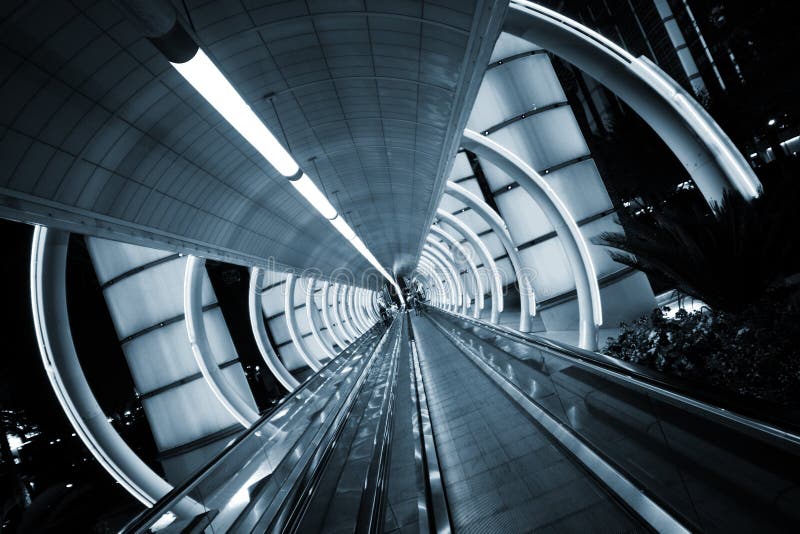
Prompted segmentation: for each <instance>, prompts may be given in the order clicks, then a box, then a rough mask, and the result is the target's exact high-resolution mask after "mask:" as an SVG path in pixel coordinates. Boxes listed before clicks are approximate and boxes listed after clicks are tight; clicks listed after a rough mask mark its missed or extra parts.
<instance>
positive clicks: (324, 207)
mask: <svg viewBox="0 0 800 534" xmlns="http://www.w3.org/2000/svg"><path fill="white" fill-rule="evenodd" d="M290 182H291V184H292V185H293V186H294V188H295V189H297V191H298V192H299V193H300V194H301V195H303V197H305V199H306V200H308V202H309V204H311V205H312V206H314V208H316V210H317V211H318V212H320V214H321V215H322V216H323V217H325V218H326V219H328V220H333V219H334V218H336V215H337V213H336V208H334V207H333V205H332V204H331V203H330V202H329V201H328V199H327V197H326V196H325V195H324V194H323V193H322V191H320V190H319V188H318V187H317V186H316V184H315V183H314V182H312V181H311V178H309V177H308V175H306V174H305V173H304V174H303V176H301V177H300V178H298V179H297V180H290Z"/></svg>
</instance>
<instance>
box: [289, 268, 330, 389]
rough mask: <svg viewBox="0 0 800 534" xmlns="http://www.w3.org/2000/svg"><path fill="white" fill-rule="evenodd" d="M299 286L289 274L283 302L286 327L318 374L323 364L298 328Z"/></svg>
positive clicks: (301, 354) (300, 352)
mask: <svg viewBox="0 0 800 534" xmlns="http://www.w3.org/2000/svg"><path fill="white" fill-rule="evenodd" d="M296 284H297V277H296V276H295V275H294V274H292V273H289V274H287V275H286V295H285V298H284V300H283V310H284V319H286V327H287V328H288V329H289V336H290V337H291V338H292V342H293V343H294V346H295V347H296V348H297V352H298V353H299V354H300V357H301V358H302V359H303V361H304V362H306V364H307V365H308V366H309V367H310V368H311V369H312V370H313V371H314V372H315V373H316V372H317V371H319V370H320V369H322V364H321V363H320V362H319V360H318V359H317V358H316V356H314V355H313V354H312V353H311V351H309V350H308V347H307V346H306V344H305V341H304V340H303V337H302V336H301V335H300V331H299V328H298V327H297V316H296V315H295V313H294V288H295V285H296Z"/></svg>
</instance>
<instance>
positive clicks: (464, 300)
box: [427, 234, 471, 315]
mask: <svg viewBox="0 0 800 534" xmlns="http://www.w3.org/2000/svg"><path fill="white" fill-rule="evenodd" d="M427 244H428V245H429V246H430V247H432V248H431V249H429V250H430V251H431V252H432V253H434V254H438V257H439V259H440V260H441V261H442V262H444V264H445V266H446V267H447V268H448V269H449V270H450V277H451V278H452V279H453V281H454V282H455V284H456V289H457V290H458V301H459V305H460V306H461V313H463V314H464V315H466V314H467V313H469V305H470V302H471V298H470V296H469V294H468V293H467V288H466V287H465V286H464V282H462V281H461V275H460V274H459V272H458V266H457V265H456V262H455V260H454V259H453V254H452V252H451V251H450V249H449V248H447V246H445V245H444V244H442V242H441V241H438V240H436V239H434V237H433V236H432V235H430V234H428V237H427Z"/></svg>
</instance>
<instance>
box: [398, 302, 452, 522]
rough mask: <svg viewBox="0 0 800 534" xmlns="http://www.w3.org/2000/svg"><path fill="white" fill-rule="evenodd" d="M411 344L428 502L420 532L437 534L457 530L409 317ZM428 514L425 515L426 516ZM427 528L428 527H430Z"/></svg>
mask: <svg viewBox="0 0 800 534" xmlns="http://www.w3.org/2000/svg"><path fill="white" fill-rule="evenodd" d="M408 326H409V338H410V339H409V345H410V349H411V354H410V357H411V361H410V363H411V384H412V389H413V392H412V394H411V397H412V402H413V404H414V408H413V409H414V410H415V415H416V418H415V420H416V422H417V428H415V429H414V433H415V434H414V435H415V437H417V438H418V439H419V443H418V444H415V452H416V450H417V446H418V447H419V455H418V456H417V460H418V462H419V464H421V465H419V464H418V467H421V469H422V472H423V475H424V479H425V480H424V482H423V484H424V486H425V490H424V495H421V496H420V498H424V500H425V502H424V503H422V502H419V503H418V506H417V508H418V510H419V513H420V524H419V526H420V529H419V530H420V532H426V531H427V532H435V533H436V534H449V533H450V532H452V531H453V527H452V522H451V521H450V510H449V508H448V506H447V495H446V493H445V489H444V484H443V482H442V471H441V468H440V467H439V455H438V453H437V452H436V442H435V440H434V438H433V429H432V427H431V417H430V409H429V408H428V396H427V395H426V393H425V382H424V380H423V378H422V369H421V368H420V364H419V354H418V353H417V342H416V340H415V339H414V329H413V328H414V327H413V324H412V323H411V320H410V318H409V322H408ZM423 516H424V517H423ZM426 529H427V530H426Z"/></svg>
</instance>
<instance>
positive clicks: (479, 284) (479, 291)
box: [431, 225, 484, 319]
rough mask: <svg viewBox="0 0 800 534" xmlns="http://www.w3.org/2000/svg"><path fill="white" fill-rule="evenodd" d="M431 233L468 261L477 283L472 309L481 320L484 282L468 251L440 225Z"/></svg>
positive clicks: (432, 228) (433, 227)
mask: <svg viewBox="0 0 800 534" xmlns="http://www.w3.org/2000/svg"><path fill="white" fill-rule="evenodd" d="M431 232H432V233H433V234H435V235H437V236H439V237H440V238H442V239H444V240H445V241H447V242H448V243H450V246H451V247H453V248H455V249H456V250H457V251H458V252H459V254H461V256H462V257H463V258H464V259H465V260H466V262H467V265H468V266H469V270H470V272H472V276H473V278H474V281H475V295H476V299H475V306H474V307H473V309H472V316H473V317H474V318H475V319H480V317H481V310H482V309H483V305H484V301H483V298H484V297H483V291H484V289H483V281H482V280H481V277H480V274H478V267H477V266H476V265H475V262H474V261H473V260H472V258H471V257H470V256H469V255H468V254H467V251H466V249H465V248H464V247H462V246H461V243H459V242H458V240H457V239H455V238H454V237H453V236H451V235H450V234H448V233H447V232H445V231H444V230H442V229H441V228H439V226H438V225H433V226H431Z"/></svg>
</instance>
